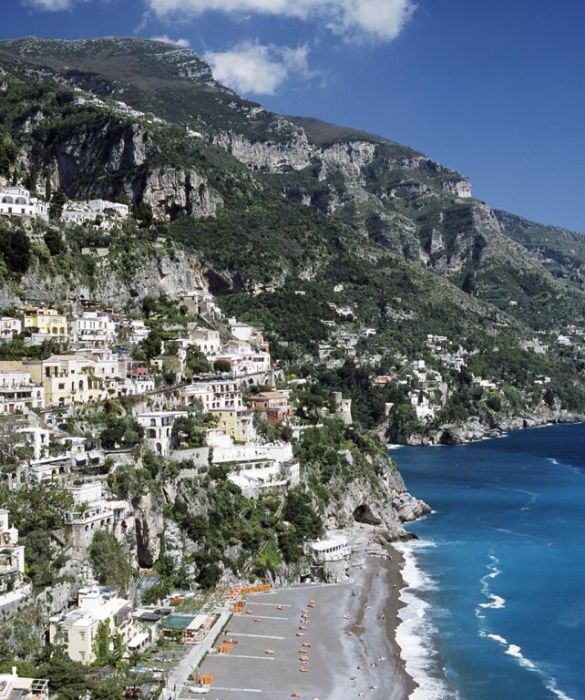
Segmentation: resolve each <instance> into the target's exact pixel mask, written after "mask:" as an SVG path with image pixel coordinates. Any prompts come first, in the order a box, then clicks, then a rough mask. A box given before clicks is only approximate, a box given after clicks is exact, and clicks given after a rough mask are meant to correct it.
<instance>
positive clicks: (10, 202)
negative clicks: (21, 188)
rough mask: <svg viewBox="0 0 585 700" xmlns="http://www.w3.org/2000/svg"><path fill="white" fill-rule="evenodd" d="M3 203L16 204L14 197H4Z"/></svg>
mask: <svg viewBox="0 0 585 700" xmlns="http://www.w3.org/2000/svg"><path fill="white" fill-rule="evenodd" d="M2 204H14V197H8V196H6V197H2Z"/></svg>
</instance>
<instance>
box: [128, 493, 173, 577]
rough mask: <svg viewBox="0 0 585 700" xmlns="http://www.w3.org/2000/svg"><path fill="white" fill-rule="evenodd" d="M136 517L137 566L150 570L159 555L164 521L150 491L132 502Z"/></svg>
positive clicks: (159, 506) (158, 504)
mask: <svg viewBox="0 0 585 700" xmlns="http://www.w3.org/2000/svg"><path fill="white" fill-rule="evenodd" d="M132 505H133V506H134V509H135V510H134V512H135V516H136V553H137V558H138V565H139V566H141V567H145V568H151V567H152V565H153V564H154V562H155V561H156V560H157V559H158V557H159V555H160V548H161V536H162V533H163V532H164V527H165V520H164V516H163V512H162V507H161V504H160V503H159V502H158V501H157V500H156V499H155V498H154V497H153V495H152V493H151V492H150V491H145V492H144V493H142V494H141V495H140V496H138V497H137V498H135V499H134V500H133V503H132Z"/></svg>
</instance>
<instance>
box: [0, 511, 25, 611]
mask: <svg viewBox="0 0 585 700" xmlns="http://www.w3.org/2000/svg"><path fill="white" fill-rule="evenodd" d="M23 578H24V545H20V544H18V530H17V529H16V528H15V527H10V514H9V513H8V511H7V510H5V509H3V508H2V509H0V610H1V609H2V608H4V607H5V606H6V605H13V604H15V603H17V602H18V600H21V599H22V598H25V597H27V596H28V594H29V593H30V590H31V588H30V585H28V584H25V583H24V581H23Z"/></svg>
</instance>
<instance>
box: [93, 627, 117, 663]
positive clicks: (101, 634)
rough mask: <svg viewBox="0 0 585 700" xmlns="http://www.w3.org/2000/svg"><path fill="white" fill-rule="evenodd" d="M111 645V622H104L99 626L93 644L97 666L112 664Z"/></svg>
mask: <svg viewBox="0 0 585 700" xmlns="http://www.w3.org/2000/svg"><path fill="white" fill-rule="evenodd" d="M111 644H112V638H111V636H110V621H109V620H102V621H101V622H100V623H99V625H98V628H97V631H96V634H95V640H94V643H93V653H94V654H95V662H94V663H95V665H96V666H105V665H106V664H108V663H109V662H110V647H111Z"/></svg>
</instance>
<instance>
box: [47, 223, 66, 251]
mask: <svg viewBox="0 0 585 700" xmlns="http://www.w3.org/2000/svg"><path fill="white" fill-rule="evenodd" d="M44 240H45V245H46V246H47V248H48V249H49V253H51V255H60V254H61V253H64V252H65V251H66V250H67V248H66V246H65V243H64V241H63V238H62V237H61V234H60V233H59V231H57V229H54V228H50V229H49V230H48V231H47V233H45V236H44Z"/></svg>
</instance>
